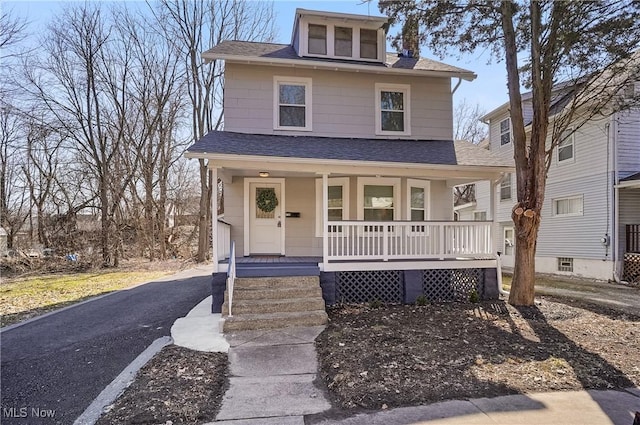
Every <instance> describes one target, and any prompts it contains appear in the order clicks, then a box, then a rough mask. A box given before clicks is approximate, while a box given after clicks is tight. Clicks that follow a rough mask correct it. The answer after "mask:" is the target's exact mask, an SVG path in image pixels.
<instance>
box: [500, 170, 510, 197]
mask: <svg viewBox="0 0 640 425" xmlns="http://www.w3.org/2000/svg"><path fill="white" fill-rule="evenodd" d="M505 199H511V174H507V175H506V176H504V178H503V179H502V183H500V200H501V201H504V200H505Z"/></svg>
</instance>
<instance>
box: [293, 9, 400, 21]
mask: <svg viewBox="0 0 640 425" xmlns="http://www.w3.org/2000/svg"><path fill="white" fill-rule="evenodd" d="M299 16H319V17H322V18H330V19H348V20H352V21H359V22H379V23H380V25H382V24H386V23H387V22H389V18H388V17H386V16H367V15H356V14H353V13H340V12H325V11H321V10H309V9H301V8H297V9H296V17H299Z"/></svg>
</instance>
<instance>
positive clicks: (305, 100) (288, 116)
mask: <svg viewBox="0 0 640 425" xmlns="http://www.w3.org/2000/svg"><path fill="white" fill-rule="evenodd" d="M274 94H275V105H274V128H275V129H276V130H303V131H311V129H312V127H311V78H300V77H275V78H274Z"/></svg>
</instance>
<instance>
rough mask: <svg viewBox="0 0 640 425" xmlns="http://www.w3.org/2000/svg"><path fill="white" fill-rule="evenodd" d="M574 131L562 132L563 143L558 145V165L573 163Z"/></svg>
mask: <svg viewBox="0 0 640 425" xmlns="http://www.w3.org/2000/svg"><path fill="white" fill-rule="evenodd" d="M573 135H574V133H573V130H572V129H567V130H565V131H564V132H562V136H561V139H562V140H561V141H560V143H558V163H562V162H573V158H574V152H573V146H574V143H573Z"/></svg>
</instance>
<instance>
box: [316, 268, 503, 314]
mask: <svg viewBox="0 0 640 425" xmlns="http://www.w3.org/2000/svg"><path fill="white" fill-rule="evenodd" d="M485 277H486V271H485V269H447V270H443V269H440V270H363V271H350V272H335V273H328V274H325V278H321V286H322V290H323V296H324V298H325V301H326V302H327V304H328V305H333V304H335V303H338V304H340V303H368V302H371V301H375V300H378V301H382V302H384V303H397V304H400V303H408V304H412V303H414V302H415V300H416V298H417V297H418V296H420V295H424V296H426V297H427V299H428V300H429V301H432V302H451V301H462V302H467V301H469V298H470V295H471V294H472V293H473V292H474V291H475V293H476V294H477V295H478V297H479V299H482V300H484V299H497V297H498V293H497V284H496V283H495V279H494V282H493V284H492V283H491V279H490V280H489V283H487V280H486V278H485Z"/></svg>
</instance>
